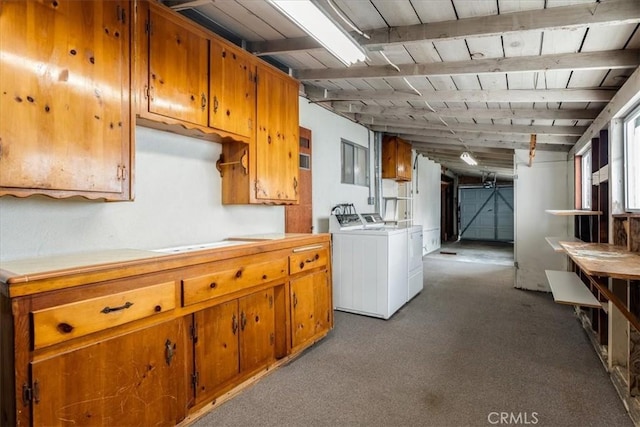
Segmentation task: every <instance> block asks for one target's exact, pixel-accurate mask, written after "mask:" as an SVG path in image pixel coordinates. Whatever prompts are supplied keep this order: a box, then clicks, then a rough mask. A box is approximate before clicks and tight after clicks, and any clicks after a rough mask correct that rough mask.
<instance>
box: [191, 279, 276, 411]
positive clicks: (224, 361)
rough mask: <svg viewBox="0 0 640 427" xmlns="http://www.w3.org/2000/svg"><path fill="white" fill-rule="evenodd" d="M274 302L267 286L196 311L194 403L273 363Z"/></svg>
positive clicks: (271, 292) (209, 397)
mask: <svg viewBox="0 0 640 427" xmlns="http://www.w3.org/2000/svg"><path fill="white" fill-rule="evenodd" d="M274 303H275V302H274V290H273V288H269V289H265V290H263V291H259V292H255V293H252V294H250V295H247V296H245V297H242V298H239V299H237V300H232V301H229V302H226V303H222V304H219V305H216V306H214V307H211V308H207V309H205V310H202V311H199V312H197V313H196V314H195V319H196V320H195V321H196V328H197V329H198V333H197V341H196V344H195V377H194V382H195V390H196V403H201V402H203V401H206V400H207V399H209V400H211V399H212V398H213V397H215V393H216V392H220V390H222V389H223V388H224V386H229V385H230V384H232V383H233V381H234V380H237V378H238V377H239V376H241V375H243V374H251V373H253V372H255V371H256V370H257V369H260V368H263V367H264V366H266V365H268V364H269V363H270V362H273V360H274V357H275V351H274V346H275V307H274Z"/></svg>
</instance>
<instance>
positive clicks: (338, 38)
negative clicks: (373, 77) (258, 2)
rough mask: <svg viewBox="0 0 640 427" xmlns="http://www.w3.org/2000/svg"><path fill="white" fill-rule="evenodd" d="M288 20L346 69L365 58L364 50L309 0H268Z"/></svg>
mask: <svg viewBox="0 0 640 427" xmlns="http://www.w3.org/2000/svg"><path fill="white" fill-rule="evenodd" d="M269 3H271V4H272V5H273V6H275V8H276V9H278V10H279V11H280V12H281V13H282V14H283V15H284V16H286V17H287V18H289V19H290V20H291V21H292V22H294V23H295V24H296V25H297V26H299V27H300V28H302V29H303V30H304V31H305V32H306V33H307V34H309V35H310V36H311V37H313V38H314V39H315V40H316V41H317V42H318V43H320V44H321V45H322V46H324V48H325V49H327V50H328V51H329V52H330V53H331V54H332V55H333V56H335V57H336V58H338V59H339V60H340V62H342V63H343V64H344V65H346V66H347V67H348V66H349V65H351V64H355V63H356V62H358V61H364V60H365V59H367V56H366V55H365V53H364V50H363V49H362V48H361V47H360V46H359V45H358V44H357V43H356V42H355V40H353V39H352V38H351V36H349V34H347V33H346V32H345V31H343V30H342V28H340V27H339V26H338V25H336V23H335V22H333V20H331V18H329V17H328V16H327V15H325V14H324V12H323V11H322V10H320V8H318V6H316V5H315V4H314V3H313V2H312V1H310V0H269Z"/></svg>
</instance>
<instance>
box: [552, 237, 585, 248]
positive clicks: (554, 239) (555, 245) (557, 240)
mask: <svg viewBox="0 0 640 427" xmlns="http://www.w3.org/2000/svg"><path fill="white" fill-rule="evenodd" d="M544 239H545V240H546V241H547V243H549V245H551V247H552V248H553V250H554V251H556V252H564V251H565V250H564V248H563V247H562V246H561V245H560V242H580V241H581V240H580V239H578V238H577V237H569V236H565V237H545V238H544Z"/></svg>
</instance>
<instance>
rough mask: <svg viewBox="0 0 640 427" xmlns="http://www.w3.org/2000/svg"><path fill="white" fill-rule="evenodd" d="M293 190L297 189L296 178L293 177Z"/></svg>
mask: <svg viewBox="0 0 640 427" xmlns="http://www.w3.org/2000/svg"><path fill="white" fill-rule="evenodd" d="M293 189H294V190H297V189H298V178H296V177H295V176H294V177H293Z"/></svg>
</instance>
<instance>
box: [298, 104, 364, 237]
mask: <svg viewBox="0 0 640 427" xmlns="http://www.w3.org/2000/svg"><path fill="white" fill-rule="evenodd" d="M300 126H302V127H305V128H307V129H311V140H312V142H311V143H312V151H311V172H312V176H313V178H312V180H313V181H312V188H313V191H312V194H313V201H312V203H313V230H314V232H318V233H326V232H328V231H329V215H330V213H331V208H332V207H334V206H335V205H337V204H339V203H353V204H354V206H355V208H356V211H357V212H359V213H366V212H373V211H374V210H375V207H374V206H373V205H368V204H367V198H368V197H369V195H370V194H369V193H371V195H372V196H373V195H374V191H373V183H374V180H375V171H374V167H373V163H372V164H371V168H370V170H369V174H370V183H371V189H369V188H367V187H363V186H359V185H351V184H342V183H340V179H341V138H344V139H346V140H349V141H351V142H353V143H355V144H359V145H362V146H363V147H369V145H370V147H369V157H370V158H371V159H372V160H373V152H374V138H373V133H370V132H369V131H368V130H367V128H365V127H364V126H361V125H359V124H357V123H354V122H352V121H350V120H347V119H345V118H343V117H340V116H338V115H336V114H334V113H332V112H330V111H328V110H327V109H325V108H322V107H320V106H319V105H317V104H313V103H310V102H309V101H308V100H307V99H305V98H302V97H300ZM369 141H370V142H371V143H370V144H369Z"/></svg>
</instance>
